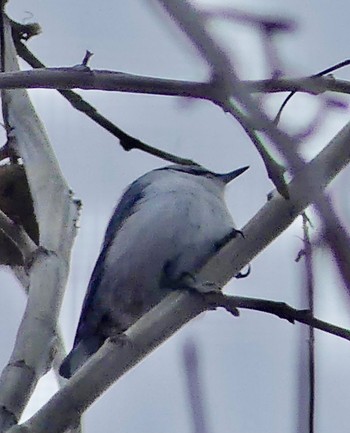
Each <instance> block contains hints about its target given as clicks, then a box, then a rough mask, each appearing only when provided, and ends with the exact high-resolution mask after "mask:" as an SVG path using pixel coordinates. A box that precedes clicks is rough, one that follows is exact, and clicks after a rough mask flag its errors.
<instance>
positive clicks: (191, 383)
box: [183, 340, 209, 433]
mask: <svg viewBox="0 0 350 433" xmlns="http://www.w3.org/2000/svg"><path fill="white" fill-rule="evenodd" d="M183 360H184V367H185V374H186V385H187V391H188V400H189V401H188V407H189V408H190V411H191V416H192V422H193V433H208V432H209V429H208V421H207V417H206V414H207V413H208V411H206V410H205V404H204V392H203V388H202V386H201V385H202V382H203V381H202V380H201V377H200V371H199V359H198V348H197V346H196V345H195V343H194V341H192V340H187V341H186V342H185V345H184V347H183Z"/></svg>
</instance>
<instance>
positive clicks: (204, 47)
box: [158, 0, 350, 295]
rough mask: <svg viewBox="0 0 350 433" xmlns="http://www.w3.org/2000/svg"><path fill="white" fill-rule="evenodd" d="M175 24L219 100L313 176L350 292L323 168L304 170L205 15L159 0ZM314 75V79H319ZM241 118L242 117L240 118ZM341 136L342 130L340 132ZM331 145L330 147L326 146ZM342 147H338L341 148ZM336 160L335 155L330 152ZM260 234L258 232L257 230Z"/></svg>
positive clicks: (347, 253) (347, 134)
mask: <svg viewBox="0 0 350 433" xmlns="http://www.w3.org/2000/svg"><path fill="white" fill-rule="evenodd" d="M158 2H159V3H161V4H162V6H163V7H164V8H165V10H166V11H167V12H168V13H169V15H170V16H171V17H172V18H173V19H174V21H175V22H176V24H177V25H178V26H179V27H180V28H181V29H182V30H183V31H184V33H185V34H186V35H187V36H188V38H189V40H190V41H191V42H192V44H193V45H194V46H195V47H196V48H197V49H198V52H199V53H200V54H201V56H202V57H203V59H204V60H205V61H206V62H207V63H208V65H209V66H210V67H211V68H212V77H213V78H212V82H213V84H214V85H216V86H217V89H218V93H217V94H216V98H217V99H216V102H217V103H218V105H221V106H222V107H223V108H224V109H226V111H228V112H230V113H231V114H232V116H233V117H235V118H236V119H237V117H236V116H237V113H236V110H235V109H234V105H233V103H232V98H234V99H235V100H236V101H237V102H238V103H239V104H240V105H241V106H242V107H243V108H244V110H245V112H246V117H247V118H248V119H249V122H250V127H251V128H253V129H255V130H261V131H263V132H264V134H265V136H266V137H267V138H268V139H269V140H270V141H271V143H272V144H273V146H274V147H275V149H276V150H277V151H278V152H279V153H280V155H281V156H282V157H283V159H284V160H285V161H286V163H287V166H286V168H287V169H288V170H289V172H290V173H291V174H292V175H296V174H297V173H300V172H304V173H308V175H309V176H310V177H307V178H305V179H304V185H305V188H307V189H308V190H309V191H308V193H311V196H312V201H313V202H314V205H315V208H316V210H317V212H318V213H319V215H320V218H321V221H322V224H323V227H324V231H325V234H326V235H327V239H328V243H329V246H330V248H331V250H332V252H333V254H334V256H335V258H336V259H337V264H338V267H339V270H340V272H341V275H342V278H343V281H344V284H345V286H346V288H347V291H348V295H350V250H349V248H348V246H349V245H350V236H349V234H348V233H347V231H346V230H345V228H344V227H343V226H342V224H341V222H340V221H339V218H338V217H337V215H336V214H335V212H334V210H333V208H332V206H331V204H330V203H329V201H328V199H327V198H326V197H324V196H323V194H322V192H323V189H322V188H321V189H320V185H322V184H324V182H325V179H324V172H323V170H321V171H320V172H317V171H312V170H310V171H307V170H306V171H305V167H307V163H306V162H305V161H304V159H303V157H302V156H301V155H300V154H299V153H298V149H297V142H296V140H295V139H293V138H292V137H290V136H289V135H288V134H286V133H285V132H284V131H283V130H281V129H279V128H277V126H276V125H275V124H274V122H273V121H271V120H270V119H269V118H268V116H267V115H266V114H265V113H264V111H263V110H261V109H260V107H259V105H258V104H257V103H256V101H255V100H254V99H253V98H252V97H251V95H250V94H249V93H248V92H246V91H245V89H244V86H242V83H241V81H240V80H239V79H238V77H237V75H236V73H235V71H234V69H233V66H232V64H231V61H230V59H229V58H228V57H227V56H226V55H225V54H224V52H223V50H222V49H221V47H220V46H218V45H217V44H216V42H214V40H213V38H212V37H211V35H210V33H209V31H208V30H207V29H206V27H205V24H204V22H203V18H202V17H201V15H200V12H199V10H198V9H196V8H195V7H194V6H193V5H192V4H191V3H190V2H188V1H187V0H181V1H180V0H171V1H170V0H158ZM317 79H319V77H313V78H311V80H317ZM238 120H239V119H238ZM340 134H343V137H342V139H345V140H347V142H349V140H350V124H348V125H347V126H346V127H345V128H343V130H342V131H341V133H340ZM338 136H339V134H338ZM327 147H328V149H329V148H330V147H329V146H327ZM338 150H339V149H338ZM348 154H349V152H348V149H345V148H342V154H341V155H338V154H337V155H336V156H337V157H338V158H340V160H341V161H344V160H346V161H348V159H349V156H348ZM330 157H331V158H332V160H334V155H330ZM257 235H258V236H259V234H257Z"/></svg>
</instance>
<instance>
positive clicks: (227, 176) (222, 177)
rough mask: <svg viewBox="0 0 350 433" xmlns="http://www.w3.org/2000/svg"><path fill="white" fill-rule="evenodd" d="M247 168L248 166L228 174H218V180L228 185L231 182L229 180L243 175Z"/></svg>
mask: <svg viewBox="0 0 350 433" xmlns="http://www.w3.org/2000/svg"><path fill="white" fill-rule="evenodd" d="M248 168H249V166H246V167H242V168H238V169H237V170H234V171H231V172H230V173H225V174H218V178H219V179H220V180H221V181H222V182H224V183H226V184H228V183H230V182H231V180H233V179H236V177H238V176H239V175H241V174H242V173H244V172H245V171H246V170H248Z"/></svg>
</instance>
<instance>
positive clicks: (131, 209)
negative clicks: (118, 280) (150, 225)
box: [74, 178, 146, 346]
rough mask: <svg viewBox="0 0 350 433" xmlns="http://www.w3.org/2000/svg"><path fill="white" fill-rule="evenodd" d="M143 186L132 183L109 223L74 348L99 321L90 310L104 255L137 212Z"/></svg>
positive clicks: (81, 316) (142, 184) (89, 286)
mask: <svg viewBox="0 0 350 433" xmlns="http://www.w3.org/2000/svg"><path fill="white" fill-rule="evenodd" d="M141 179H142V178H141ZM145 186H146V185H145V183H144V182H140V179H139V180H138V181H135V182H133V183H132V184H131V185H130V187H129V188H128V189H127V190H126V191H125V193H124V194H123V196H122V198H121V200H120V201H119V203H118V205H117V207H116V208H115V210H114V212H113V215H112V217H111V219H110V221H109V224H108V227H107V230H106V234H105V238H104V241H103V244H102V249H101V252H100V255H99V257H98V259H97V262H96V264H95V267H94V270H93V272H92V275H91V278H90V282H89V285H88V288H87V291H86V295H85V298H84V302H83V307H82V311H81V315H80V319H79V323H78V328H77V333H76V336H75V339H74V346H76V345H77V344H78V343H79V341H80V340H81V339H82V338H83V337H84V336H85V335H86V334H90V333H91V332H93V331H94V329H93V328H94V326H96V323H94V321H93V320H92V318H95V321H98V320H99V317H96V316H97V315H96V314H94V313H93V311H91V310H92V307H93V304H94V298H95V295H96V292H97V290H98V288H99V286H100V283H101V280H102V277H103V272H104V263H105V258H106V255H107V254H108V250H109V248H110V245H111V243H112V241H113V239H114V238H115V236H116V233H117V232H118V231H119V230H120V228H121V227H122V225H123V223H124V222H125V221H126V220H127V219H128V218H129V217H130V216H131V215H132V214H133V213H135V212H136V211H137V208H138V204H139V203H140V201H141V200H142V199H143V197H144V188H145Z"/></svg>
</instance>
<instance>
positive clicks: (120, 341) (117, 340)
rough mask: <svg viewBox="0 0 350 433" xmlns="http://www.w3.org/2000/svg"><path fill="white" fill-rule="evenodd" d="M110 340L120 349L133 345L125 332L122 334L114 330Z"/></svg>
mask: <svg viewBox="0 0 350 433" xmlns="http://www.w3.org/2000/svg"><path fill="white" fill-rule="evenodd" d="M108 340H109V341H110V342H111V343H113V344H116V345H117V346H119V347H123V346H125V345H127V344H131V340H130V338H129V337H128V336H127V335H126V334H125V333H124V332H120V330H112V331H111V332H110V334H109V337H108Z"/></svg>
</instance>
